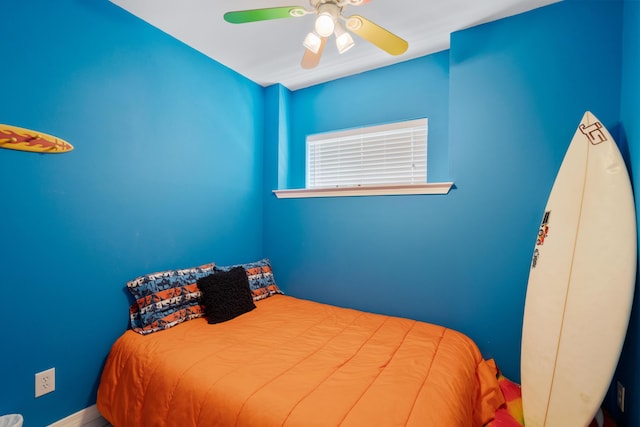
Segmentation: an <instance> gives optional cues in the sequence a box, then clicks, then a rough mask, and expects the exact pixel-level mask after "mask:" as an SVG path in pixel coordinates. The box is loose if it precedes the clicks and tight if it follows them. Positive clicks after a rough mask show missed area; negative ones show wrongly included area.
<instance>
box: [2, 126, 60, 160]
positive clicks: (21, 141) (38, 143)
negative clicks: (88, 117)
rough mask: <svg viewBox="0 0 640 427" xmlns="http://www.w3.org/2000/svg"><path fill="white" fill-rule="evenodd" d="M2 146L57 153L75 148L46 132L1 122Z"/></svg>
mask: <svg viewBox="0 0 640 427" xmlns="http://www.w3.org/2000/svg"><path fill="white" fill-rule="evenodd" d="M0 148H7V149H9V150H20V151H31V152H34V153H43V154H46V153H50V154H57V153H66V152H67V151H71V150H73V145H71V144H69V143H68V142H67V141H65V140H64V139H60V138H57V137H55V136H52V135H47V134H46V133H42V132H38V131H35V130H30V129H24V128H20V127H16V126H9V125H2V124H0Z"/></svg>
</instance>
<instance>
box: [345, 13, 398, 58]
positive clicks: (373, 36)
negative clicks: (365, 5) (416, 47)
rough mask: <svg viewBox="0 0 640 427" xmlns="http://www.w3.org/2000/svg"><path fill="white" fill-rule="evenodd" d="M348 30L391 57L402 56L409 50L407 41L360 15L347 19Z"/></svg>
mask: <svg viewBox="0 0 640 427" xmlns="http://www.w3.org/2000/svg"><path fill="white" fill-rule="evenodd" d="M347 28H348V29H349V30H350V31H352V32H354V33H356V34H357V35H359V36H360V37H362V38H363V39H365V40H367V41H369V42H371V43H373V44H374V45H376V46H378V47H379V48H380V49H382V50H384V51H385V52H387V53H389V54H390V55H401V54H403V53H405V52H406V51H407V49H408V48H409V43H407V41H406V40H404V39H401V38H400V37H398V36H396V35H395V34H393V33H392V32H390V31H388V30H386V29H384V28H382V27H381V26H379V25H378V24H375V23H373V22H371V21H369V20H368V19H366V18H363V17H362V16H360V15H352V16H350V17H349V18H348V19H347Z"/></svg>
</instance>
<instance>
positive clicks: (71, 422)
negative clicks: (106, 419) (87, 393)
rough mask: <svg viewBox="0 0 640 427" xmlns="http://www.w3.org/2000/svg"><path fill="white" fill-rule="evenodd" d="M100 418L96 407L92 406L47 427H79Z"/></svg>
mask: <svg viewBox="0 0 640 427" xmlns="http://www.w3.org/2000/svg"><path fill="white" fill-rule="evenodd" d="M101 418H102V415H100V412H98V407H97V406H96V405H92V406H89V407H88V408H84V409H82V410H81V411H78V412H76V413H75V414H71V415H69V416H68V417H66V418H63V419H61V420H59V421H56V422H55V423H53V424H50V425H49V427H81V426H83V425H85V424H89V423H90V422H92V421H94V420H98V419H101Z"/></svg>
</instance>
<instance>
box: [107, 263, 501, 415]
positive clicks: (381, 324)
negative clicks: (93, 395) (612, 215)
mask: <svg viewBox="0 0 640 427" xmlns="http://www.w3.org/2000/svg"><path fill="white" fill-rule="evenodd" d="M244 266H245V267H246V266H247V265H244ZM212 268H213V267H212ZM269 269H270V266H269ZM221 271H222V270H221ZM227 271H229V268H227ZM245 271H246V272H247V278H248V279H247V280H248V282H249V285H250V286H249V289H250V291H251V292H252V294H251V295H252V297H253V298H252V299H253V305H254V308H253V309H249V310H247V311H245V312H243V313H241V314H240V315H237V316H235V317H233V318H232V319H230V320H227V321H222V322H219V323H209V321H210V320H209V321H208V319H207V316H206V315H199V314H198V313H196V314H197V315H194V312H193V310H191V311H190V310H187V311H185V312H182V313H181V314H180V316H182V318H183V319H182V320H181V321H177V322H175V320H176V316H175V312H176V311H171V310H172V309H169V311H170V313H169V314H168V315H166V314H167V313H166V311H167V310H166V308H167V304H165V303H164V302H163V301H164V300H162V301H158V300H157V298H156V299H154V298H149V297H148V295H147V296H146V297H144V296H143V300H144V301H143V304H142V306H141V305H140V304H137V303H136V304H134V306H133V308H132V310H131V315H132V329H130V330H127V331H126V332H125V333H124V334H123V335H122V336H121V337H120V338H118V340H117V341H116V342H115V343H114V345H113V347H112V349H111V352H110V354H109V356H108V358H107V361H106V364H105V367H104V370H103V373H102V377H101V381H100V385H99V389H98V400H97V406H98V409H99V411H100V412H101V414H102V415H103V416H104V417H105V418H106V419H107V420H109V421H110V422H111V424H113V425H114V426H115V427H136V426H207V427H212V426H252V427H259V426H305V427H306V426H338V425H340V426H405V425H406V426H452V427H457V426H482V425H484V424H486V423H487V422H489V421H490V420H491V419H492V418H493V416H494V413H495V411H496V409H498V407H499V406H500V405H502V404H503V403H504V396H503V395H502V393H501V391H500V388H499V386H498V382H497V379H496V368H495V365H494V364H492V363H491V361H485V360H484V359H483V357H482V355H481V353H480V351H479V350H478V348H477V346H476V345H475V344H474V342H473V341H472V340H471V339H470V338H468V337H467V336H465V335H463V334H461V333H459V332H456V331H454V330H452V329H448V328H445V327H442V326H438V325H433V324H429V323H424V322H418V321H414V320H409V319H403V318H398V317H391V316H384V315H380V314H373V313H367V312H363V311H357V310H352V309H347V308H341V307H336V306H331V305H326V304H321V303H317V302H312V301H308V300H304V299H299V298H295V297H292V296H288V295H283V294H282V292H281V291H280V290H279V289H277V286H276V285H275V283H267V284H266V285H265V284H264V283H262V285H265V286H258V288H260V289H258V290H257V291H256V289H255V288H256V286H255V283H253V282H255V280H254V281H253V282H252V270H251V269H250V268H245ZM208 273H211V271H204V272H201V276H206V275H207V274H208ZM254 273H255V272H254ZM263 273H264V269H262V267H261V271H260V272H259V273H258V275H259V276H260V280H263V279H264V276H265V275H264V274H263ZM211 276H216V274H211ZM211 276H209V277H211ZM253 276H254V277H253V279H255V274H253ZM153 277H156V278H157V277H158V276H157V273H156V276H153ZM201 278H202V277H201ZM189 281H193V277H191V278H189V279H188V280H186V282H189ZM199 281H200V280H199ZM271 281H272V282H273V279H272V278H271ZM183 282H184V281H183ZM186 282H185V283H186ZM185 283H183V284H182V285H184V286H186V284H185ZM187 284H188V283H187ZM191 284H193V283H191ZM182 285H181V286H178V287H176V286H173V288H172V289H174V291H172V292H171V295H170V297H169V298H165V300H166V299H170V300H172V301H175V300H176V298H178V299H180V301H181V304H185V303H186V304H187V306H188V307H197V306H198V305H199V304H201V303H202V302H203V301H202V300H200V299H198V298H196V297H194V295H191V298H187V297H186V296H187V295H188V294H189V291H194V288H190V289H188V290H180V291H179V292H175V289H176V288H181V287H183V286H182ZM265 289H266V290H267V291H265ZM130 290H131V287H130ZM165 290H166V289H165ZM152 291H157V288H154V289H152ZM145 292H150V291H149V290H148V289H147V290H146V291H145ZM195 292H196V293H197V292H198V291H197V290H196V291H195ZM154 293H157V292H154ZM203 293H204V292H203ZM192 294H193V292H192ZM256 296H258V298H255V297H256ZM138 302H139V301H138ZM145 304H146V305H149V304H153V305H154V306H155V307H159V308H164V309H165V310H164V312H163V313H162V314H165V316H164V317H163V318H166V319H168V320H167V323H171V322H174V324H172V325H170V326H169V327H161V328H157V326H158V325H159V324H162V322H158V321H157V318H154V319H155V320H153V319H147V320H152V321H151V324H153V325H155V326H154V327H155V328H156V329H155V330H154V331H153V333H144V332H145V331H144V330H142V329H141V328H140V324H139V323H137V322H139V319H138V320H136V319H137V318H138V317H139V316H140V314H141V313H140V312H138V310H140V309H144V308H145ZM207 304H208V305H205V308H207V307H209V306H210V304H209V303H207ZM173 308H175V307H173ZM142 311H144V310H142ZM196 311H197V310H196ZM205 314H206V313H205ZM136 316H138V317H136ZM154 321H155V323H153V322H154ZM136 328H137V329H138V330H136Z"/></svg>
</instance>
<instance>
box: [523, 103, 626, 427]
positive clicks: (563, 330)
mask: <svg viewBox="0 0 640 427" xmlns="http://www.w3.org/2000/svg"><path fill="white" fill-rule="evenodd" d="M636 251H637V244H636V218H635V208H634V202H633V194H632V190H631V184H630V181H629V175H628V173H627V169H626V166H625V163H624V161H623V159H622V156H621V155H620V151H619V150H618V147H617V145H616V143H615V141H614V140H613V138H611V135H610V134H609V132H608V131H607V129H606V128H605V127H604V126H603V125H602V123H600V121H598V119H597V118H596V117H594V116H593V114H591V113H590V112H586V113H585V115H584V117H583V118H582V121H581V122H580V125H579V126H578V129H577V130H576V133H575V135H574V137H573V139H572V141H571V144H570V145H569V148H568V149H567V153H566V155H565V158H564V160H563V162H562V165H561V166H560V170H559V172H558V175H557V176H556V180H555V182H554V185H553V188H552V190H551V194H550V196H549V200H548V202H547V206H546V209H545V213H544V217H543V219H542V223H541V225H540V231H539V234H538V239H537V242H536V245H535V248H534V254H533V259H532V263H531V271H530V273H529V284H528V287H527V296H526V303H525V308H524V321H523V328H522V348H521V349H522V356H521V357H522V359H521V377H522V378H521V379H522V403H523V410H524V417H525V425H526V426H527V427H538V426H545V427H553V426H559V427H571V426H587V425H588V424H589V423H590V421H591V420H592V419H593V417H594V415H595V414H596V412H597V410H598V408H599V407H600V405H601V404H602V401H603V399H604V396H605V394H606V392H607V390H608V388H609V384H610V383H611V380H612V378H613V374H614V371H615V368H616V365H617V363H618V358H619V357H620V351H621V350H622V345H623V342H624V338H625V335H626V331H627V325H628V322H629V314H630V312H631V304H632V299H633V292H634V287H635V272H636V259H637V258H636Z"/></svg>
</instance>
